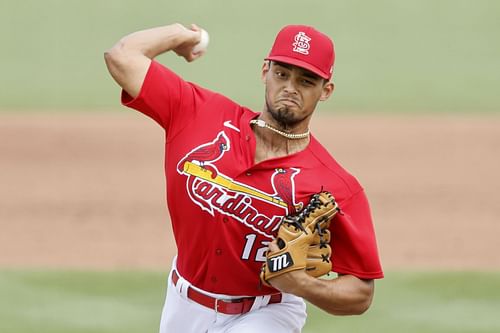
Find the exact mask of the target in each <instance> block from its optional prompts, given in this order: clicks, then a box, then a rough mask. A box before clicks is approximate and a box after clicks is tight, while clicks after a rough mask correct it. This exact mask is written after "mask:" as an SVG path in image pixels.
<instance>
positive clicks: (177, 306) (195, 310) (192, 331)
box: [160, 272, 217, 333]
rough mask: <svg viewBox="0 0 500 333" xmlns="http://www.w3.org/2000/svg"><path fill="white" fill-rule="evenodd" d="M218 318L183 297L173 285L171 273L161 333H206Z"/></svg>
mask: <svg viewBox="0 0 500 333" xmlns="http://www.w3.org/2000/svg"><path fill="white" fill-rule="evenodd" d="M216 318H217V316H216V313H215V311H213V310H211V309H208V308H206V307H204V306H203V305H200V304H197V303H195V302H193V301H190V300H188V299H186V298H185V297H183V296H182V294H181V293H179V292H178V291H177V289H176V287H174V285H173V284H172V272H170V275H169V277H168V287H167V296H166V299H165V305H164V306H163V311H162V314H161V321H160V333H205V332H207V331H208V329H209V328H210V327H211V326H212V325H213V324H214V322H215V320H216Z"/></svg>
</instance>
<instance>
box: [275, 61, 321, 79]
mask: <svg viewBox="0 0 500 333" xmlns="http://www.w3.org/2000/svg"><path fill="white" fill-rule="evenodd" d="M265 60H271V61H278V62H283V63H285V64H289V65H294V66H298V67H301V68H304V69H307V70H308V71H310V72H313V73H314V74H316V75H318V76H320V77H322V78H323V79H325V80H330V77H331V74H330V73H328V74H327V73H325V72H323V71H321V70H320V69H318V68H317V67H315V66H313V65H311V64H309V63H307V62H305V61H302V60H300V59H297V58H292V57H288V56H271V57H267V58H265Z"/></svg>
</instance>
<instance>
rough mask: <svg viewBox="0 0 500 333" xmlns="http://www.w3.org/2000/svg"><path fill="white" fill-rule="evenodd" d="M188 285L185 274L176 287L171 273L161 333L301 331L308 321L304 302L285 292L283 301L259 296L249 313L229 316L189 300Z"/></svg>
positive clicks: (282, 332)
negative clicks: (268, 302) (273, 302)
mask: <svg viewBox="0 0 500 333" xmlns="http://www.w3.org/2000/svg"><path fill="white" fill-rule="evenodd" d="M172 267H173V268H172V269H174V268H175V261H174V265H173V266H172ZM188 287H190V284H189V282H187V281H186V280H184V279H183V278H182V277H181V278H180V279H179V280H178V281H177V284H176V285H175V286H174V284H173V283H172V272H170V274H169V277H168V289H167V296H166V300H165V305H164V307H163V311H162V316H161V323H160V333H300V332H301V329H302V327H303V326H304V324H305V321H306V316H307V315H306V305H305V303H304V301H303V300H302V298H300V297H297V296H294V295H291V294H283V297H282V301H281V303H275V304H266V300H268V299H269V298H268V297H267V298H266V297H257V298H256V300H255V302H254V305H253V306H252V309H251V310H250V311H249V312H247V313H244V314H238V315H227V314H222V313H217V312H216V311H215V310H214V309H210V308H207V307H205V306H203V305H200V304H198V303H196V302H194V301H192V300H190V299H188V298H187V290H188ZM197 290H198V291H200V290H199V289H197ZM206 294H207V295H210V296H216V295H214V294H211V293H206ZM218 296H219V297H220V298H227V297H225V296H224V295H218Z"/></svg>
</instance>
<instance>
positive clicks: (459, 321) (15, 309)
mask: <svg viewBox="0 0 500 333" xmlns="http://www.w3.org/2000/svg"><path fill="white" fill-rule="evenodd" d="M166 276H167V274H166V273H164V272H130V271H129V272H75V271H73V272H68V271H50V272H35V271H30V272H28V271H5V270H4V271H0V295H2V297H0V309H2V311H1V312H0V316H1V317H0V332H5V333H20V332H23V333H31V332H33V333H35V332H37V333H45V332H47V333H48V332H51V333H59V332H61V333H63V332H64V333H67V332H73V333H79V332H82V333H83V332H86V333H92V332H95V333H98V332H100V333H112V332H116V333H128V332H130V333H132V332H157V330H158V327H159V318H160V313H161V307H162V305H163V300H164V293H165V290H166V289H165V288H166V287H165V282H164V281H165V280H166ZM376 289H377V290H376V297H375V301H374V303H373V305H372V307H371V309H370V310H369V311H368V312H367V313H366V314H364V315H363V316H354V317H334V316H330V315H328V314H326V313H324V312H322V311H320V310H318V309H317V308H315V307H313V306H309V307H308V312H309V319H308V322H307V324H306V327H305V329H304V333H313V332H349V333H354V332H357V333H364V332H367V333H379V332H380V333H387V332H405V333H452V332H453V333H466V332H467V333H486V332H488V333H496V332H499V331H500V318H499V316H498V309H500V273H479V272H475V273H473V272H448V273H446V272H419V273H417V272H413V273H411V272H389V273H388V274H387V276H386V278H385V279H383V280H380V281H378V282H377V286H376Z"/></svg>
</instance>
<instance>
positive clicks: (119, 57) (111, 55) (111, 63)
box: [104, 41, 126, 69]
mask: <svg viewBox="0 0 500 333" xmlns="http://www.w3.org/2000/svg"><path fill="white" fill-rule="evenodd" d="M125 58H126V52H124V47H123V42H122V41H119V42H118V43H116V44H115V45H114V46H113V47H112V48H110V49H108V50H106V51H105V52H104V61H105V62H106V65H107V66H108V68H109V69H112V68H117V67H120V64H122V63H123V62H124V61H125Z"/></svg>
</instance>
